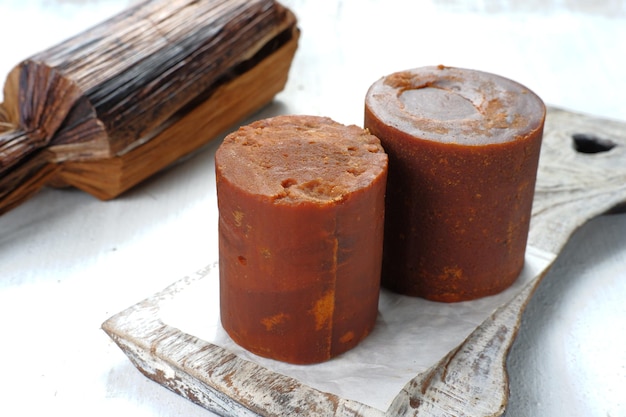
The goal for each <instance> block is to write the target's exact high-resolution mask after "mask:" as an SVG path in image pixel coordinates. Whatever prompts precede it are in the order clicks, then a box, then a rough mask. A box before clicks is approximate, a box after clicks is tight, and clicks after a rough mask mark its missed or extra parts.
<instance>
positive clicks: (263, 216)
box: [215, 115, 387, 364]
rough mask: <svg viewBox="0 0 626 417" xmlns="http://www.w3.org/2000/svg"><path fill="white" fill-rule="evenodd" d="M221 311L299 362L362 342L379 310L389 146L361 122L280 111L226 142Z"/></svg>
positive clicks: (261, 347) (242, 333) (237, 333)
mask: <svg viewBox="0 0 626 417" xmlns="http://www.w3.org/2000/svg"><path fill="white" fill-rule="evenodd" d="M215 161H216V176H217V195H218V207H219V257H220V261H219V267H220V303H221V307H220V308H221V320H222V325H223V327H224V329H225V330H226V331H227V332H228V334H229V335H230V336H231V337H232V339H233V340H234V341H235V342H236V343H238V344H239V345H241V346H242V347H244V348H246V349H247V350H249V351H251V352H253V353H255V354H258V355H260V356H264V357H269V358H272V359H277V360H280V361H284V362H289V363H298V364H305V363H316V362H322V361H326V360H328V359H330V358H332V357H335V356H337V355H339V354H341V353H342V352H345V351H347V350H348V349H351V348H352V347H354V346H356V345H357V344H358V343H359V341H361V340H362V339H363V338H364V337H365V336H367V335H368V334H369V333H370V331H371V329H372V327H373V326H374V323H375V320H376V316H377V311H378V295H379V290H380V270H381V262H382V261H381V259H382V241H383V226H384V195H385V188H386V179H387V155H386V153H385V152H384V150H383V148H382V147H381V145H380V141H379V140H378V138H376V137H375V136H373V135H371V134H369V133H368V132H367V131H366V130H364V129H362V128H360V127H357V126H345V125H342V124H339V123H337V122H334V121H332V120H331V119H329V118H323V117H317V116H295V115H288V116H278V117H274V118H270V119H266V120H261V121H257V122H254V123H252V124H250V125H248V126H244V127H242V128H240V129H239V130H237V131H235V132H233V133H231V134H230V135H228V136H227V137H226V138H225V140H224V142H223V143H222V144H221V145H220V147H219V149H218V150H217V153H216V156H215Z"/></svg>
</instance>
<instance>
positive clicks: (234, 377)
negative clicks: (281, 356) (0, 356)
mask: <svg viewBox="0 0 626 417" xmlns="http://www.w3.org/2000/svg"><path fill="white" fill-rule="evenodd" d="M625 203H626V124H625V123H621V122H617V121H610V120H603V119H599V118H594V117H590V116H587V115H581V114H575V113H572V112H568V111H565V110H561V109H555V108H551V109H549V112H548V117H547V119H546V126H545V133H544V143H543V147H542V153H541V159H540V163H539V172H538V178H537V187H536V193H535V200H534V205H533V214H532V221H531V230H530V234H529V242H528V250H527V255H526V260H527V263H526V267H525V269H524V272H523V273H522V275H521V276H520V278H519V279H518V281H517V282H516V283H515V285H514V286H513V287H512V288H510V289H509V290H507V291H505V292H504V293H502V294H500V295H498V296H495V297H488V298H486V299H481V300H477V301H472V302H466V303H458V304H455V305H452V306H451V305H447V304H439V303H432V302H427V301H425V300H419V299H411V298H408V297H402V296H398V295H394V294H390V293H387V292H386V291H383V292H382V293H381V303H380V309H379V310H380V312H379V323H377V328H376V330H375V331H374V332H373V333H372V335H371V336H370V337H368V339H366V340H365V341H364V342H363V343H362V345H361V346H358V347H357V348H356V349H354V352H348V353H347V354H345V355H342V356H340V357H338V358H336V359H334V360H332V361H329V362H328V363H326V364H322V365H320V366H309V367H301V366H297V365H287V364H279V363H275V362H274V361H269V360H265V359H263V358H257V357H255V356H254V355H252V354H249V353H247V352H245V351H244V350H242V349H240V348H238V347H237V346H236V345H234V344H233V343H232V341H229V340H228V337H227V336H225V333H224V332H223V329H221V327H220V325H219V305H218V298H219V297H218V296H217V292H218V282H217V281H218V271H217V262H215V263H213V264H211V265H208V266H207V267H206V268H204V269H202V270H200V271H196V272H195V273H193V274H191V275H190V276H187V277H185V278H182V279H180V280H178V281H177V282H175V283H173V284H172V285H171V286H170V287H168V288H166V289H164V290H163V291H162V292H160V293H158V294H155V295H153V296H151V297H149V298H147V299H146V300H144V301H142V302H140V303H138V304H136V305H134V306H131V307H130V308H128V309H126V310H124V311H122V312H120V313H118V314H116V315H115V316H113V317H111V318H110V319H109V320H107V321H106V322H105V323H104V324H103V325H102V327H103V329H104V330H105V331H106V333H107V334H108V335H109V336H110V337H111V338H112V339H113V340H114V341H115V342H116V343H117V344H118V345H119V347H120V348H121V349H122V350H123V351H124V353H125V354H126V355H127V356H128V357H129V359H130V360H131V361H132V362H133V364H134V365H135V366H136V367H137V368H138V369H139V370H140V371H141V372H142V373H143V374H144V375H146V376H147V377H148V378H150V379H152V380H154V381H156V382H158V383H159V384H161V385H163V386H165V387H167V388H169V389H171V390H173V391H174V392H177V393H179V394H180V395H182V396H184V397H186V398H188V399H189V400H191V401H193V402H195V403H197V404H199V405H200V406H203V407H205V408H207V409H209V410H211V411H213V412H216V413H218V414H221V415H232V416H284V415H289V416H292V415H294V416H295V415H303V416H353V417H357V416H361V417H365V416H429V417H434V416H450V415H454V416H468V417H469V416H471V417H482V416H498V415H501V414H502V413H503V412H504V410H505V408H506V404H507V400H508V381H507V375H506V357H507V354H508V351H509V349H510V347H511V344H512V343H513V341H514V339H515V336H516V334H517V330H518V327H519V323H520V320H521V316H522V313H523V311H524V308H525V306H526V304H527V302H528V301H529V299H530V298H531V297H532V294H533V292H534V291H535V289H536V288H537V286H538V284H539V283H540V281H541V280H542V278H543V277H544V276H545V273H546V272H547V271H548V269H549V268H550V266H551V265H552V263H553V262H554V260H555V259H556V257H557V256H558V254H559V253H560V252H561V250H562V249H563V248H564V246H565V244H566V243H567V241H568V240H569V238H570V237H571V235H572V234H573V233H574V231H576V230H577V229H578V228H579V227H580V226H581V225H582V224H584V223H585V222H586V221H588V220H590V219H592V218H594V217H596V216H598V215H600V214H603V213H606V212H607V211H610V210H612V209H615V208H617V207H623V205H624V204H625ZM214 255H215V260H217V256H218V254H217V253H216V254H214ZM412 315H413V316H412ZM423 316H428V317H429V318H430V320H431V323H441V325H436V326H434V325H431V326H424V325H422V324H420V322H419V317H423ZM392 317H403V318H411V319H410V320H405V321H404V322H403V321H401V320H400V321H397V322H395V323H394V322H393V320H388V319H387V318H392ZM461 317H462V319H461ZM466 317H468V319H466ZM413 318H415V320H413ZM469 318H471V319H469ZM427 327H429V328H430V329H427ZM429 331H430V332H431V333H428V332H429ZM395 335H400V336H405V337H404V338H397V340H398V341H399V342H398V343H390V340H396V339H394V336H395ZM425 342H428V343H425ZM429 346H432V348H429ZM435 346H436V348H435ZM394 349H395V350H394ZM428 354H430V356H429V355H428ZM374 356H376V357H377V359H376V360H377V361H378V362H377V365H378V366H377V367H375V368H376V369H375V370H374V371H370V370H369V368H372V367H371V366H370V365H371V364H368V363H363V362H364V360H366V359H367V358H372V357H374ZM418 357H419V358H420V360H417V359H416V358H418ZM385 361H387V362H385ZM359 364H362V366H363V368H362V369H361V368H358V366H360V365H359ZM394 367H397V368H394ZM333 372H336V373H337V374H341V375H333ZM376 372H380V374H377V373H376ZM346 373H349V374H350V378H347V379H345V380H342V379H341V378H342V377H345V374H346ZM316 374H318V375H317V376H318V377H319V378H318V379H316V378H315V377H316ZM358 377H361V378H362V379H361V380H359V379H358ZM329 379H334V382H335V384H334V385H335V386H337V390H335V389H334V388H333V385H332V384H330V385H325V384H326V383H327V382H328V381H329ZM317 381H319V382H317ZM327 387H328V388H327ZM385 396H386V397H385Z"/></svg>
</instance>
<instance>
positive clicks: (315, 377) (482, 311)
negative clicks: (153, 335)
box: [160, 247, 555, 411]
mask: <svg viewBox="0 0 626 417" xmlns="http://www.w3.org/2000/svg"><path fill="white" fill-rule="evenodd" d="M554 257H555V256H554V255H552V254H550V253H546V252H544V251H541V250H539V249H536V248H532V247H529V248H528V250H527V252H526V264H525V266H524V269H523V271H522V273H521V275H520V277H519V278H518V280H517V281H516V282H515V284H514V285H513V286H512V287H510V288H509V289H507V290H506V291H504V292H502V293H500V294H498V295H496V296H491V297H485V298H482V299H479V300H474V301H467V302H460V303H453V304H446V303H438V302H433V301H428V300H423V299H420V298H413V297H407V296H402V295H398V294H395V293H392V292H390V291H387V290H385V289H383V290H382V291H381V295H380V302H379V313H378V319H377V322H376V325H375V327H374V330H373V331H372V333H371V334H370V335H369V336H368V337H367V338H366V339H365V340H363V341H362V342H361V343H360V344H359V345H358V346H357V347H355V348H354V349H352V350H350V351H348V352H346V353H344V354H342V355H340V356H338V357H336V358H334V359H332V360H330V361H327V362H324V363H320V364H314V365H291V364H287V363H282V362H279V361H275V360H271V359H266V358H262V357H259V356H257V355H254V354H252V353H250V352H248V351H247V350H245V349H243V348H242V347H240V346H239V345H237V344H236V343H235V342H233V341H232V339H230V337H229V336H228V334H227V333H226V331H225V330H224V329H223V328H222V326H221V324H220V318H219V316H220V309H219V271H218V268H217V265H216V266H215V267H212V268H206V269H205V271H207V272H208V274H206V276H202V275H200V276H199V278H198V279H196V280H191V282H190V284H189V286H188V287H187V288H186V289H185V290H184V291H182V292H179V293H177V294H175V296H173V297H172V298H171V299H169V300H166V301H164V302H163V303H162V304H161V312H160V316H161V320H162V321H163V322H164V323H165V324H168V325H170V326H172V327H175V328H177V329H179V330H181V331H183V332H185V333H188V334H191V335H193V336H196V337H197V338H200V339H202V340H205V341H207V342H209V343H212V344H214V345H217V346H220V347H222V348H224V349H226V350H228V351H230V352H232V353H234V354H236V355H238V356H239V357H241V358H243V359H246V360H249V361H252V362H255V363H257V364H259V365H261V366H263V367H265V368H267V369H269V370H272V371H274V372H277V373H280V374H283V375H287V376H290V377H292V378H295V379H297V380H298V381H300V382H301V383H304V384H307V385H309V386H311V387H313V388H316V389H318V390H320V391H324V392H329V393H332V394H335V395H338V396H340V397H342V398H348V399H351V400H355V401H358V402H360V403H363V404H366V405H369V406H371V407H374V408H377V409H379V410H381V411H385V410H387V409H388V407H389V406H390V405H391V402H392V401H393V399H394V398H395V397H396V395H397V394H398V393H399V392H400V390H401V389H402V388H403V387H404V385H405V384H406V383H407V382H408V381H409V380H410V379H412V378H414V377H415V376H416V375H418V374H419V373H421V372H423V371H425V370H427V369H428V368H430V367H431V366H433V365H434V364H436V363H437V362H438V361H439V360H440V359H441V358H443V357H444V356H445V355H446V354H448V353H449V352H450V351H451V350H452V349H454V348H455V347H457V346H458V345H459V344H460V343H461V342H463V340H464V339H465V338H466V337H467V336H468V335H469V334H470V333H471V332H472V331H473V330H474V329H476V327H478V326H479V325H480V324H481V323H482V322H483V321H484V320H485V319H486V318H487V317H488V316H489V315H491V313H493V311H494V310H495V309H496V308H498V307H499V306H501V305H503V304H505V303H506V302H508V301H509V300H511V299H512V298H513V297H514V296H515V295H516V294H517V293H518V291H519V290H520V289H521V288H523V286H524V285H525V284H527V283H528V282H530V281H531V280H532V279H533V278H534V277H536V276H537V275H539V274H540V273H541V272H542V271H544V270H545V269H546V268H547V267H548V265H549V264H550V263H551V261H552V260H553V259H554Z"/></svg>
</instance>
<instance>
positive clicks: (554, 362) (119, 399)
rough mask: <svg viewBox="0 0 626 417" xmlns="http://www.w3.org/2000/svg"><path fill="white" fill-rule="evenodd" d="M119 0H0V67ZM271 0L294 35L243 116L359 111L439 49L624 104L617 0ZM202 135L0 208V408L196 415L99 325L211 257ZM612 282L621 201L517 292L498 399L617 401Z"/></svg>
mask: <svg viewBox="0 0 626 417" xmlns="http://www.w3.org/2000/svg"><path fill="white" fill-rule="evenodd" d="M130 3H131V2H130V1H128V0H126V1H125V0H92V1H73V2H67V1H63V0H19V1H18V0H14V1H9V2H8V3H7V2H3V4H2V6H0V11H1V13H0V16H1V17H2V24H1V25H0V36H1V37H2V38H3V39H4V41H3V42H2V46H1V47H0V48H1V50H2V52H1V53H0V78H1V80H0V81H3V80H4V78H5V76H6V74H7V73H8V71H9V70H10V69H11V68H12V67H13V66H14V65H16V64H17V63H18V62H19V61H21V60H22V59H24V58H27V57H28V56H30V55H32V54H33V53H36V52H38V51H40V50H43V49H45V48H47V47H48V46H51V45H53V44H55V43H57V42H59V41H61V40H63V39H65V38H67V37H68V36H70V35H73V34H75V33H77V32H79V31H80V30H82V29H85V28H87V27H89V26H91V25H93V24H95V23H97V22H99V21H101V20H103V19H104V18H106V17H108V16H111V15H113V14H114V13H117V12H119V11H120V10H122V9H123V8H124V7H125V6H127V5H129V4H130ZM283 3H284V4H285V5H287V6H288V7H290V8H291V9H292V10H293V11H294V12H295V13H296V15H297V16H298V18H299V26H300V28H301V29H302V37H301V41H300V46H299V50H298V53H297V55H296V58H295V61H294V63H293V67H292V71H291V74H290V80H289V83H288V85H287V87H286V89H285V91H284V92H282V93H280V94H279V95H278V97H277V99H276V101H275V102H274V103H273V104H272V105H270V106H268V107H267V108H266V109H264V110H263V111H262V112H261V113H259V114H257V115H255V117H256V118H261V117H267V116H271V115H275V114H279V113H308V114H317V115H325V116H329V117H332V118H333V119H335V120H337V121H339V122H342V123H347V124H348V123H353V124H358V125H360V124H362V112H363V97H364V95H365V91H366V90H367V88H368V87H369V85H370V84H371V83H372V82H374V81H375V80H376V79H378V78H379V77H381V76H383V75H386V74H388V73H391V72H395V71H398V70H402V69H407V68H411V67H417V66H423V65H437V64H445V65H450V66H460V67H468V68H475V69H481V70H485V71H489V72H494V73H498V74H500V75H503V76H507V77H509V78H512V79H514V80H516V81H519V82H521V83H522V84H525V85H526V86H527V87H529V88H531V89H532V90H534V91H535V92H536V93H537V94H538V95H539V96H541V97H542V98H543V99H544V101H545V102H546V103H547V104H550V105H555V106H559V107H564V108H566V109H569V110H574V111H580V112H584V113H589V114H593V115H597V116H601V117H606V118H613V119H619V120H625V121H626V100H625V99H624V94H626V76H625V75H624V74H626V58H625V54H624V47H625V46H626V1H624V0H615V1H611V0H580V1H577V2H566V1H561V0H547V1H526V2H519V3H520V4H519V6H511V5H508V4H507V2H505V1H497V0H483V1H474V2H465V1H463V0H439V1H437V0H421V1H415V2H403V1H401V0H387V1H382V0H381V1H376V0H360V1H359V0H338V1H335V2H314V1H306V0H285V1H284V2H283ZM472 3H473V4H472ZM216 146H217V142H215V143H213V144H212V145H209V146H207V147H206V148H205V149H203V150H201V151H200V152H198V153H196V154H195V155H194V156H192V157H191V158H188V159H187V160H186V161H184V162H183V163H179V164H177V165H175V166H174V167H172V168H170V169H168V170H166V171H164V172H162V173H160V174H158V175H156V176H155V177H154V178H152V179H150V180H148V181H147V182H146V183H144V184H142V185H140V186H138V187H136V188H135V189H133V190H131V191H130V192H128V193H127V194H125V195H123V196H122V197H120V198H118V199H116V200H113V201H110V202H100V201H98V200H96V199H95V198H93V197H91V196H90V195H88V194H85V193H83V192H80V191H77V190H70V189H67V190H52V189H45V190H43V191H41V192H40V193H39V194H37V195H36V196H35V197H33V198H32V199H31V200H29V201H28V202H26V203H25V204H23V205H22V206H20V207H18V208H17V209H14V210H13V211H11V212H9V213H8V214H6V215H4V216H2V217H0V334H2V342H1V343H0V357H1V358H2V360H3V367H2V372H1V376H0V415H7V416H19V415H63V416H67V415H78V414H80V415H102V416H111V415H133V416H175V415H184V416H189V417H191V416H207V415H211V413H209V412H208V411H206V410H204V409H202V408H200V407H198V406H196V405H194V404H192V403H191V402H189V401H187V400H185V399H183V398H181V397H179V396H177V395H176V394H173V393H172V392H170V391H168V390H166V389H165V388H163V387H161V386H160V385H158V384H156V383H154V382H152V381H150V380H148V379H146V378H145V377H144V376H142V375H141V374H140V373H139V372H138V371H137V370H136V369H135V368H134V367H133V366H132V365H131V363H130V362H129V361H128V359H127V358H126V357H125V356H124V354H123V353H122V352H121V350H120V349H119V348H117V346H116V345H114V343H113V342H112V341H111V340H110V339H109V338H108V337H107V336H106V335H105V334H104V332H103V331H102V330H101V329H100V325H101V323H102V322H103V321H104V320H106V319H107V318H109V317H110V316H111V315H113V314H115V313H117V312H119V311H121V310H123V309H125V308H126V307H129V306H130V305H132V304H134V303H136V302H137V301H139V300H141V299H143V298H145V297H148V296H150V295H152V294H153V293H155V292H157V291H160V290H161V289H163V288H164V287H166V286H167V285H169V284H171V283H172V282H174V281H176V280H178V279H179V278H181V277H183V276H184V275H185V274H188V273H191V272H193V271H195V270H197V269H199V268H201V267H203V266H204V265H206V264H208V263H210V262H212V261H213V260H216V259H217V250H216V243H217V232H216V230H217V225H216V223H217V222H216V213H217V209H216V201H215V187H214V181H215V177H214V174H213V169H214V167H213V152H214V150H215V148H216ZM624 296H626V215H623V214H622V215H612V216H603V217H601V218H598V219H596V220H593V221H592V222H590V223H589V224H587V225H586V226H584V227H583V228H582V229H581V230H580V231H579V232H578V233H577V234H576V235H575V236H574V238H573V239H572V241H571V244H570V245H569V246H568V247H567V250H566V251H565V252H564V253H563V254H562V256H561V257H560V258H559V260H558V261H557V264H556V265H555V267H554V268H553V269H552V271H551V272H550V274H549V275H548V277H547V278H546V280H545V282H544V283H543V284H542V285H541V287H540V289H539V291H538V293H537V294H536V296H535V298H534V299H533V300H532V301H531V303H530V305H529V307H528V310H527V313H526V315H525V318H524V323H523V326H522V329H521V331H520V335H519V337H518V340H517V341H516V343H515V345H514V347H513V350H512V353H511V356H510V358H509V365H510V367H509V371H510V377H511V399H510V405H509V409H508V410H507V412H506V416H508V417H517V416H531V415H532V416H569V417H583V416H585V417H595V416H597V417H600V416H602V417H606V416H613V417H615V416H624V415H626V402H625V400H624V399H623V391H624V387H626V349H625V348H624V346H626V336H624V329H626V303H624V302H623V298H624ZM113 413H115V414H113Z"/></svg>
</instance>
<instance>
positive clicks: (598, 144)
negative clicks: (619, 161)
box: [572, 133, 617, 154]
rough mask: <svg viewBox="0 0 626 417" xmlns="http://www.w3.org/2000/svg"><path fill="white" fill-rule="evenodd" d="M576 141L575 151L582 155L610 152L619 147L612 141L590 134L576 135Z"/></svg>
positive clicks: (573, 136)
mask: <svg viewBox="0 0 626 417" xmlns="http://www.w3.org/2000/svg"><path fill="white" fill-rule="evenodd" d="M572 139H573V141H574V149H576V152H580V153H592V154H593V153H600V152H608V151H610V150H611V149H613V148H614V147H616V146H617V144H616V143H615V142H613V141H612V140H610V139H604V138H600V137H598V136H596V135H593V134H588V133H574V134H573V135H572Z"/></svg>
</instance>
